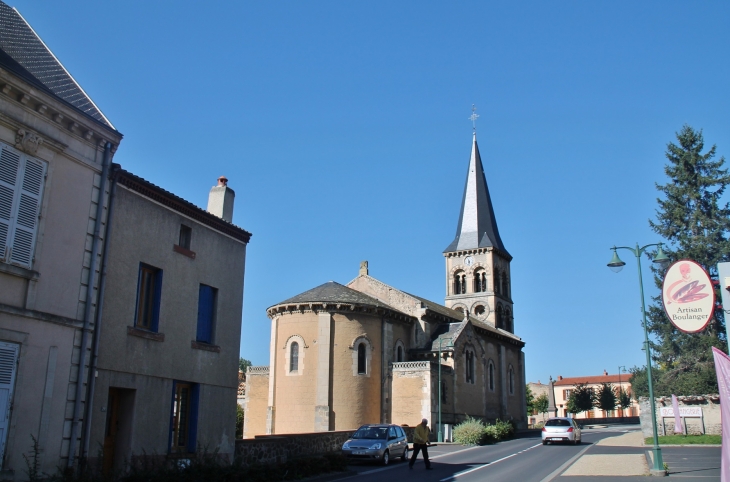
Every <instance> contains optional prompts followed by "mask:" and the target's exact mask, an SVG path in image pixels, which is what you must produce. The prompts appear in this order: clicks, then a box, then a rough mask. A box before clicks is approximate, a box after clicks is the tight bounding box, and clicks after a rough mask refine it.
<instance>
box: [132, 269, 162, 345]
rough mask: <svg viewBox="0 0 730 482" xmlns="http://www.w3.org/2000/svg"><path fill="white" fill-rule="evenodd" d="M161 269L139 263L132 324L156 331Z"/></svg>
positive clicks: (160, 290)
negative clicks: (135, 306) (134, 314)
mask: <svg viewBox="0 0 730 482" xmlns="http://www.w3.org/2000/svg"><path fill="white" fill-rule="evenodd" d="M161 293H162V270H161V269H158V268H154V267H152V266H148V265H146V264H142V263H140V265H139V277H138V281H137V313H136V319H135V320H134V326H136V327H137V328H142V329H144V330H149V331H155V332H156V331H158V324H159V318H160V295H161Z"/></svg>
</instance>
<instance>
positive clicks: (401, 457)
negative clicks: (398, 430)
mask: <svg viewBox="0 0 730 482" xmlns="http://www.w3.org/2000/svg"><path fill="white" fill-rule="evenodd" d="M400 459H401V460H402V461H403V462H405V461H406V460H408V446H407V445H406V448H405V449H403V455H401V456H400Z"/></svg>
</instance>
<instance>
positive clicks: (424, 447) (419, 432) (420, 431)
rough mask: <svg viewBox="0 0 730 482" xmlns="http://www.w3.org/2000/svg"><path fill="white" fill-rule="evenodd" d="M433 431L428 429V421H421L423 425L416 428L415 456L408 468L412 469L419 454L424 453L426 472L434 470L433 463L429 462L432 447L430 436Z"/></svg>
mask: <svg viewBox="0 0 730 482" xmlns="http://www.w3.org/2000/svg"><path fill="white" fill-rule="evenodd" d="M430 434H431V431H430V430H429V429H428V420H427V419H425V418H424V419H423V420H421V424H420V425H418V426H416V430H415V431H414V432H413V455H411V461H410V462H409V463H408V468H409V469H412V468H413V464H415V463H416V458H417V457H418V452H420V451H423V461H424V462H425V463H426V470H432V467H431V461H430V460H428V446H429V445H431V442H430V441H429V435H430Z"/></svg>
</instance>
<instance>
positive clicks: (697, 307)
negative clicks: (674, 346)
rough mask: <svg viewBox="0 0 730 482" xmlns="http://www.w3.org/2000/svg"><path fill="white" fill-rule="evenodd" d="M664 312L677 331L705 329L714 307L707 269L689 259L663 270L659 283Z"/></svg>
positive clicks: (713, 297) (690, 331)
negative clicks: (662, 276)
mask: <svg viewBox="0 0 730 482" xmlns="http://www.w3.org/2000/svg"><path fill="white" fill-rule="evenodd" d="M662 301H663V302H664V311H665V312H666V313H667V316H668V317H669V320H670V321H671V322H672V324H673V325H674V326H676V327H677V329H678V330H680V331H683V332H685V333H697V332H700V331H702V330H704V329H705V327H706V326H707V323H709V321H710V318H712V313H713V310H714V308H715V291H714V290H713V289H712V281H711V280H710V276H709V275H708V274H707V272H706V271H705V270H704V268H702V266H700V265H699V264H697V263H696V262H694V261H692V260H689V259H681V260H679V261H677V262H676V263H674V264H673V265H672V266H670V267H669V269H668V270H667V274H666V275H665V276H664V284H663V285H662Z"/></svg>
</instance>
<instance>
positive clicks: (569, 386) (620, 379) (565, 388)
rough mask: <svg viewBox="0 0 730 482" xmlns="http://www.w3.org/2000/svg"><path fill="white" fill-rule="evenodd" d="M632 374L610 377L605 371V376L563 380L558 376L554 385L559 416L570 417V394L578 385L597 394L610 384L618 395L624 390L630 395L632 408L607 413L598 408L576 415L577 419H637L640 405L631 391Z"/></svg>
mask: <svg viewBox="0 0 730 482" xmlns="http://www.w3.org/2000/svg"><path fill="white" fill-rule="evenodd" d="M630 377H631V375H630V374H628V373H624V374H620V375H609V374H608V372H606V371H605V370H604V371H603V375H596V376H588V377H570V378H563V377H562V376H558V379H557V381H556V382H555V383H554V385H553V387H554V388H553V390H554V394H555V406H556V407H557V409H558V416H560V417H568V416H569V414H568V411H567V409H566V407H567V405H568V399H569V398H570V392H571V391H572V390H573V389H574V388H575V386H576V385H578V384H581V383H585V384H586V385H588V386H589V387H590V388H592V389H593V390H594V391H595V392H596V393H597V392H598V390H599V389H600V388H601V385H602V384H603V383H610V384H611V385H612V386H613V387H614V389H615V390H616V393H617V394H618V390H619V389H623V390H624V391H625V392H626V393H628V394H629V395H630V396H631V397H632V398H631V406H630V407H629V408H627V409H625V410H621V409H619V408H617V409H616V410H612V411H609V412H607V411H605V410H601V409H598V408H594V409H593V410H588V411H586V412H580V413H577V414H575V418H604V417H636V416H638V415H639V403H638V402H637V401H636V400H634V398H633V392H632V391H631V383H630V382H629V378H630Z"/></svg>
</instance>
